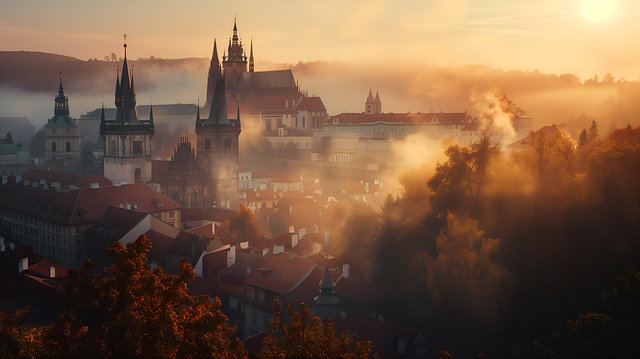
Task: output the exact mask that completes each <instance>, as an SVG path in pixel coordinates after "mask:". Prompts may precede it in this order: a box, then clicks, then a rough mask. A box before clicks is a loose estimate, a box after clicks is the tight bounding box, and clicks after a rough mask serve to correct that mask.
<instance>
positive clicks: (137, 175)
mask: <svg viewBox="0 0 640 359" xmlns="http://www.w3.org/2000/svg"><path fill="white" fill-rule="evenodd" d="M133 182H135V183H142V170H141V169H139V168H136V170H135V171H134V172H133Z"/></svg>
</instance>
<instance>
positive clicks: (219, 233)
mask: <svg viewBox="0 0 640 359" xmlns="http://www.w3.org/2000/svg"><path fill="white" fill-rule="evenodd" d="M213 234H215V236H216V237H218V238H220V242H221V243H222V244H223V245H224V244H232V243H235V240H234V239H233V238H231V236H230V235H228V234H226V233H225V232H224V231H223V230H222V228H220V227H219V226H218V225H217V224H216V225H215V227H213Z"/></svg>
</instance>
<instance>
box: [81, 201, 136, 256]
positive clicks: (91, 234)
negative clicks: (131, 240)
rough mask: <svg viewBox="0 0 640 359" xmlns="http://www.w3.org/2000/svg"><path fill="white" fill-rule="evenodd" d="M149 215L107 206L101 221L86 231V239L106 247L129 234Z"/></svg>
mask: <svg viewBox="0 0 640 359" xmlns="http://www.w3.org/2000/svg"><path fill="white" fill-rule="evenodd" d="M146 216H148V214H147V213H143V212H137V211H132V210H128V209H123V208H119V207H112V206H107V208H106V209H105V211H104V214H102V218H101V219H100V221H99V222H98V223H96V224H94V225H93V226H91V227H89V228H88V229H87V230H85V231H84V235H85V238H91V240H92V241H97V242H99V243H100V244H102V245H103V246H104V247H106V246H110V245H111V244H113V243H115V242H117V241H119V240H120V239H121V238H122V237H123V236H124V235H126V234H127V233H129V231H130V230H132V229H133V227H135V226H136V225H137V224H138V223H140V221H142V219H143V218H144V217H146Z"/></svg>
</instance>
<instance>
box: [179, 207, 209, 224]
mask: <svg viewBox="0 0 640 359" xmlns="http://www.w3.org/2000/svg"><path fill="white" fill-rule="evenodd" d="M203 216H204V211H203V210H202V208H184V209H183V210H182V220H183V221H188V220H192V221H195V220H199V219H202V217H203Z"/></svg>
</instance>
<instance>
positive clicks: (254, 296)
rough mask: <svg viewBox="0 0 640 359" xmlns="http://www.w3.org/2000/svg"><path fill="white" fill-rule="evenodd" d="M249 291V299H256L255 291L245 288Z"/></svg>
mask: <svg viewBox="0 0 640 359" xmlns="http://www.w3.org/2000/svg"><path fill="white" fill-rule="evenodd" d="M247 290H248V291H249V294H248V296H249V299H256V291H255V290H254V289H253V288H249V289H247Z"/></svg>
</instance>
